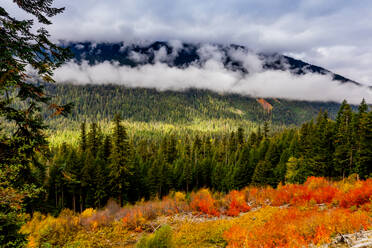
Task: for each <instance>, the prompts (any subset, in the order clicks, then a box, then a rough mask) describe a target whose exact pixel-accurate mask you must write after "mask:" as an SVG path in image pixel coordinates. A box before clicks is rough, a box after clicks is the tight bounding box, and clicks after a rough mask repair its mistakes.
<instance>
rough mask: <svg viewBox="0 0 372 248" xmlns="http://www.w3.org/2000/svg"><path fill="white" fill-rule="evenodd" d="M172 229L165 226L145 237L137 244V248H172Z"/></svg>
mask: <svg viewBox="0 0 372 248" xmlns="http://www.w3.org/2000/svg"><path fill="white" fill-rule="evenodd" d="M172 247H174V245H173V243H172V229H171V227H170V226H168V225H164V226H162V227H161V228H159V229H158V230H156V232H155V233H154V234H151V235H144V236H143V237H142V238H141V239H140V240H139V241H138V243H137V245H136V248H172Z"/></svg>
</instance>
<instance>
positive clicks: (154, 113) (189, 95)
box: [47, 84, 340, 125]
mask: <svg viewBox="0 0 372 248" xmlns="http://www.w3.org/2000/svg"><path fill="white" fill-rule="evenodd" d="M47 91H48V92H49V94H50V95H52V96H55V98H54V99H55V100H56V102H57V103H67V102H73V103H74V105H75V106H74V108H73V110H72V113H71V115H70V116H69V118H70V119H71V120H75V121H82V120H91V121H100V120H103V119H108V120H110V119H112V118H113V116H114V115H115V113H119V114H121V116H122V117H123V118H124V119H129V120H133V121H143V122H151V121H161V122H167V123H188V122H192V121H194V120H211V119H219V120H220V119H232V120H243V121H244V120H246V121H252V122H257V123H263V122H264V121H272V122H273V123H274V124H278V125H290V124H295V125H298V124H301V123H303V122H304V121H307V120H310V119H312V118H314V117H315V116H316V115H317V113H318V112H319V110H320V109H323V110H326V111H328V113H329V115H330V117H331V118H333V117H334V116H335V114H336V113H337V110H338V108H339V106H340V105H339V104H338V103H332V102H306V101H289V100H285V99H256V98H252V97H248V96H241V95H237V94H219V93H215V92H211V91H208V90H196V89H189V90H186V91H181V92H176V91H157V90H155V89H145V88H127V87H124V86H119V85H71V84H56V85H53V86H48V87H47ZM263 103H265V104H263ZM267 106H270V108H267Z"/></svg>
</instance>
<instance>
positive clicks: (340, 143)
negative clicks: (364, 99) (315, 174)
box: [334, 101, 355, 178]
mask: <svg viewBox="0 0 372 248" xmlns="http://www.w3.org/2000/svg"><path fill="white" fill-rule="evenodd" d="M352 136H353V114H352V111H351V107H350V105H349V104H347V102H346V101H344V102H343V103H342V105H341V107H340V111H339V113H338V115H337V118H336V130H335V139H334V146H335V153H334V168H335V170H336V172H337V173H338V175H339V176H341V177H343V178H345V177H347V176H348V175H349V174H350V173H351V172H352V171H353V165H354V155H355V154H354V152H355V151H354V150H353V137H352Z"/></svg>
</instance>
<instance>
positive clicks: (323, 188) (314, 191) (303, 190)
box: [272, 177, 340, 206]
mask: <svg viewBox="0 0 372 248" xmlns="http://www.w3.org/2000/svg"><path fill="white" fill-rule="evenodd" d="M339 192H340V190H339V189H338V188H337V187H336V186H335V185H334V184H332V183H330V182H328V181H327V180H326V179H324V178H322V177H309V178H308V179H307V181H306V182H305V183H304V184H302V185H300V184H287V185H284V186H283V185H279V186H278V188H277V189H276V192H275V194H274V197H273V201H272V204H273V205H274V206H282V205H285V204H291V205H295V206H304V205H308V204H312V203H316V204H321V203H332V202H333V200H334V199H335V197H336V195H338V194H339Z"/></svg>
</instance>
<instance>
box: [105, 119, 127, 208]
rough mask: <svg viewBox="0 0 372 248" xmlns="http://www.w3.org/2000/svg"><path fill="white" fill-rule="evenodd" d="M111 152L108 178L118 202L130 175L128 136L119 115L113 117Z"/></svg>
mask: <svg viewBox="0 0 372 248" xmlns="http://www.w3.org/2000/svg"><path fill="white" fill-rule="evenodd" d="M112 142H113V147H112V153H111V164H110V179H111V185H112V188H113V191H114V192H115V193H116V195H117V199H118V201H119V203H120V204H123V197H125V196H126V193H127V192H126V191H127V189H128V187H129V177H130V176H131V175H132V168H131V161H130V157H129V155H130V150H129V143H128V136H127V132H126V130H125V127H124V126H123V125H122V124H121V118H120V116H119V115H115V118H114V131H113V135H112Z"/></svg>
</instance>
